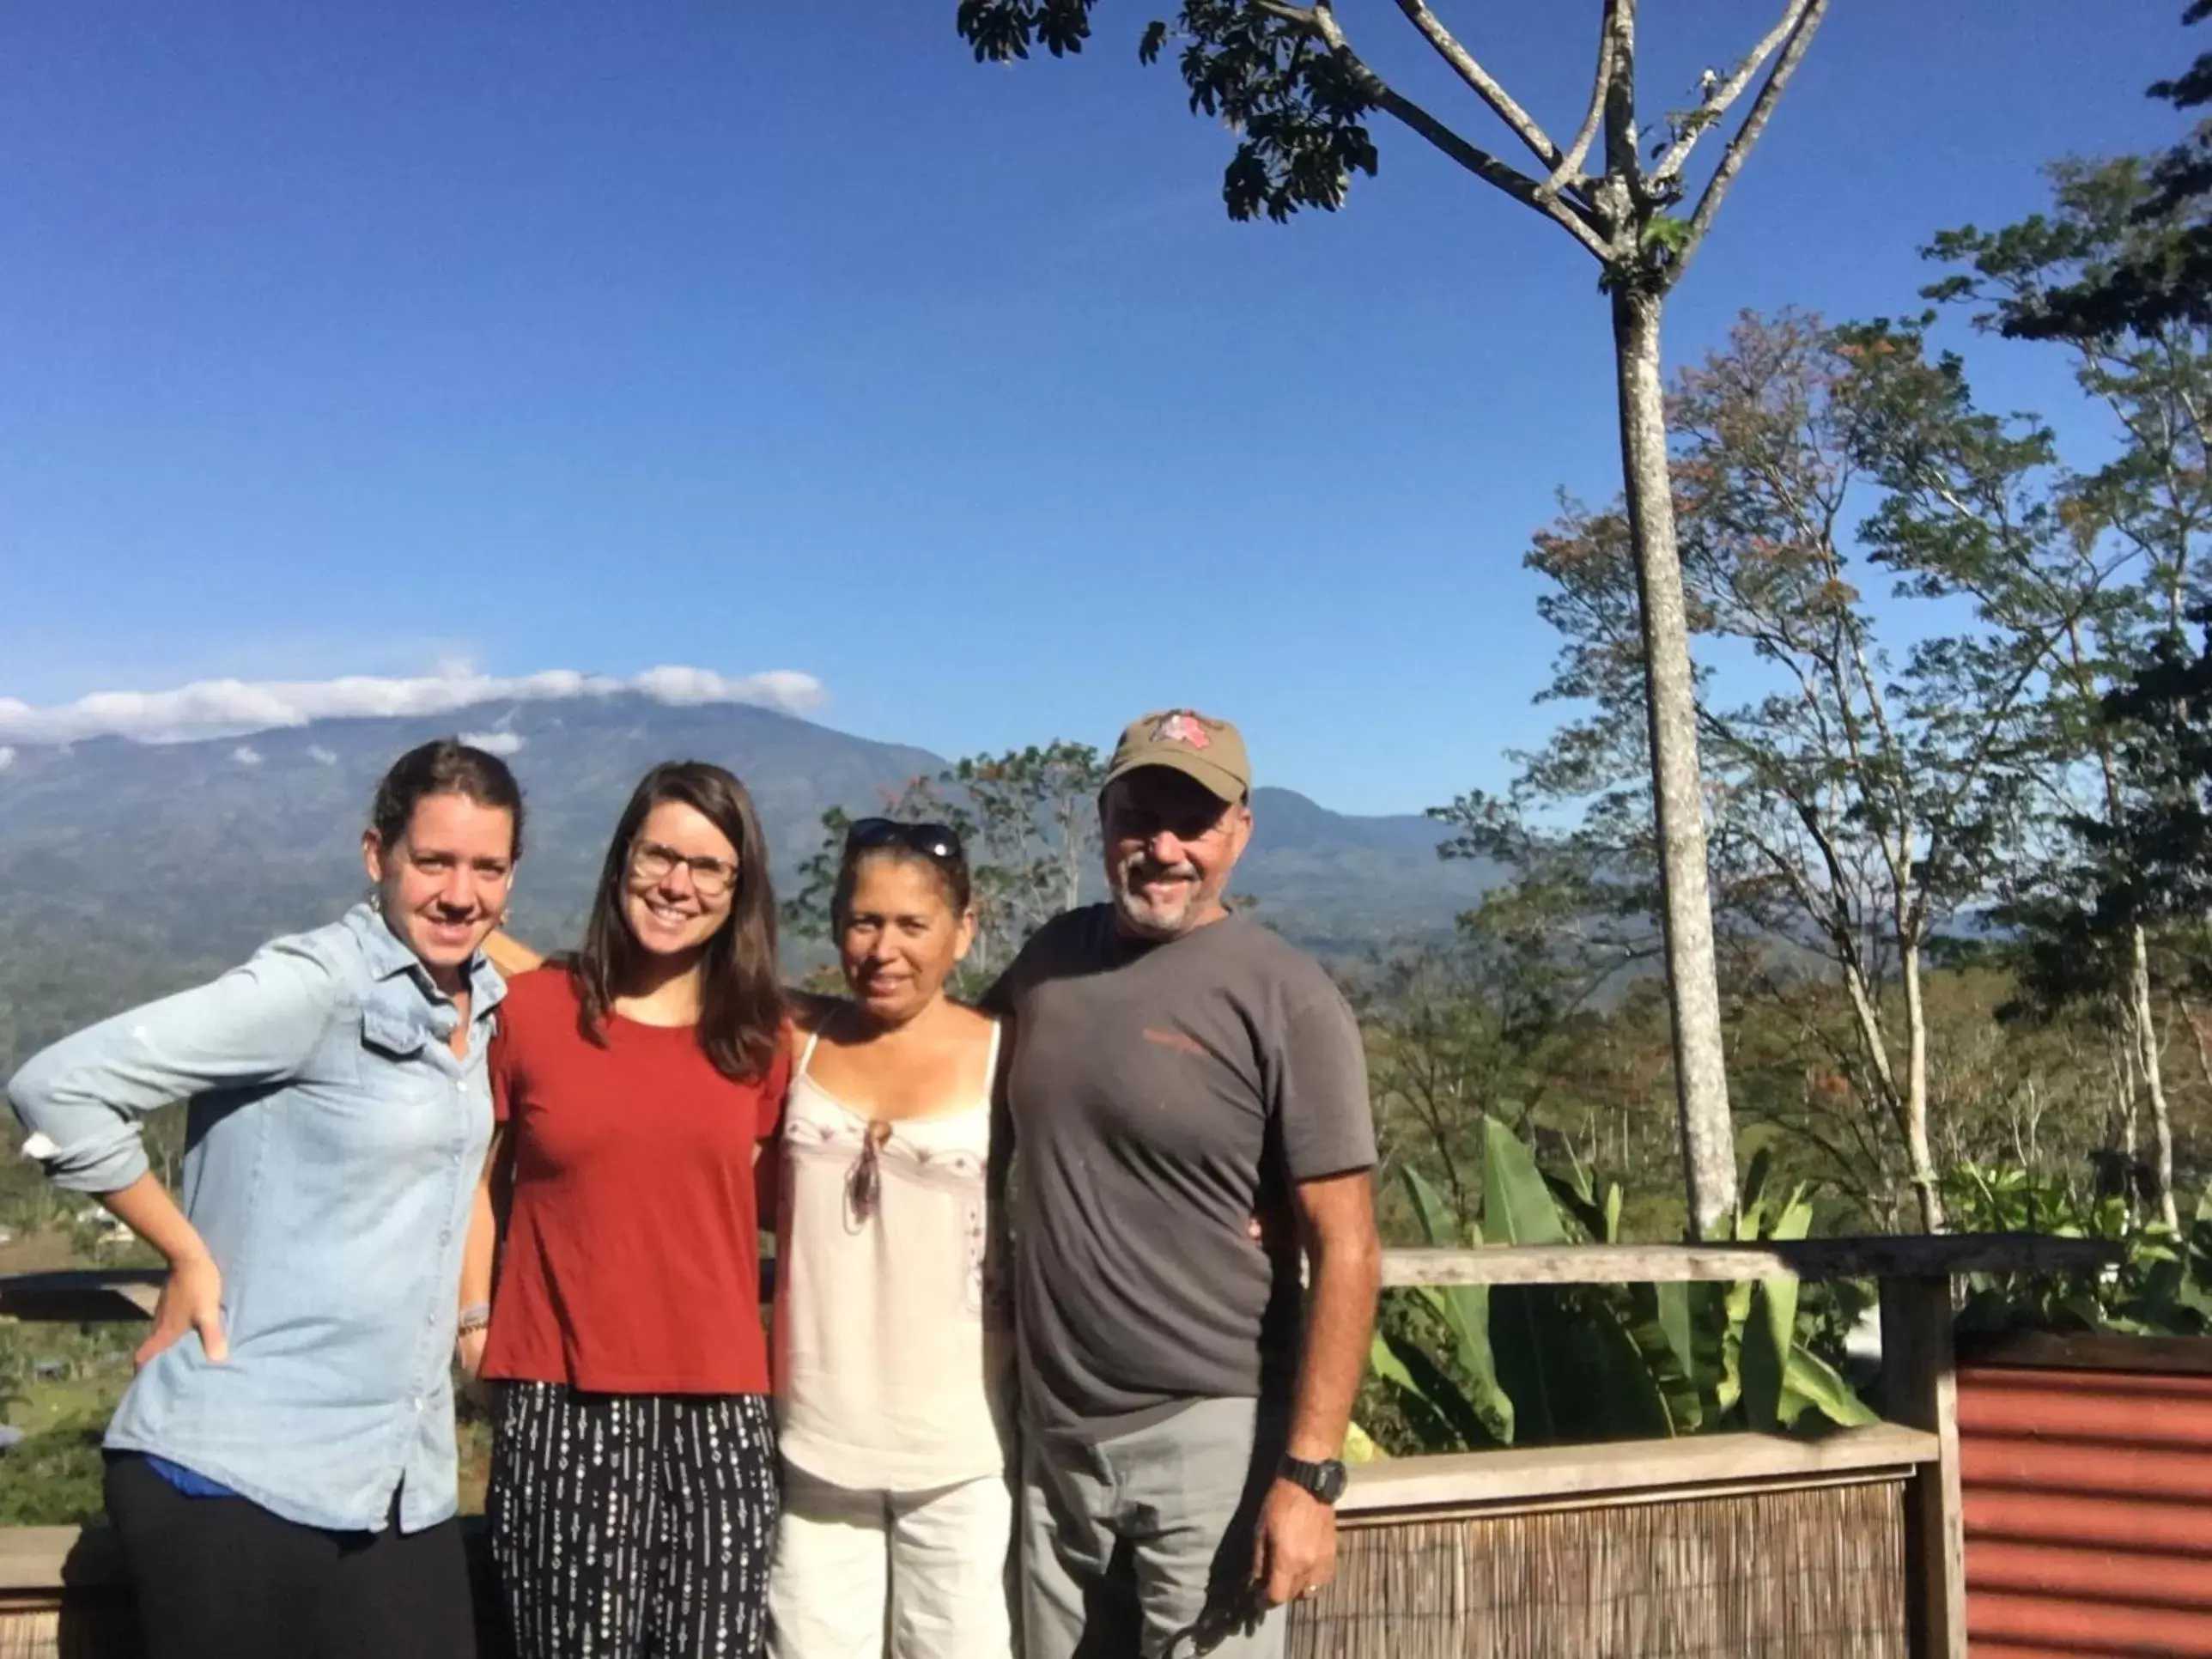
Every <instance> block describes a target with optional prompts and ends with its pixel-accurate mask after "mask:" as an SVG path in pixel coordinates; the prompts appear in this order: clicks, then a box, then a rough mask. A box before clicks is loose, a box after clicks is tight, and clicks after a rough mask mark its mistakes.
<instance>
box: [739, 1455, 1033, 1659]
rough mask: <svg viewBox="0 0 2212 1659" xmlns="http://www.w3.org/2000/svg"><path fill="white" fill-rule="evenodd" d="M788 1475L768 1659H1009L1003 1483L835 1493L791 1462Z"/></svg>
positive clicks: (1008, 1522) (1009, 1497) (1009, 1537)
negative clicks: (922, 1489) (895, 1490)
mask: <svg viewBox="0 0 2212 1659" xmlns="http://www.w3.org/2000/svg"><path fill="white" fill-rule="evenodd" d="M783 1477H784V1486H783V1515H782V1517H781V1520H780V1521H778V1522H777V1523H776V1534H775V1565H773V1566H771V1567H770V1568H769V1578H768V1609H769V1653H770V1654H771V1655H772V1656H774V1659H1010V1656H1011V1655H1012V1652H1013V1650H1014V1638H1013V1626H1012V1615H1011V1613H1010V1612H1009V1610H1008V1609H1009V1606H1010V1598H1009V1595H1008V1571H1007V1558H1008V1555H1009V1553H1010V1551H1011V1549H1012V1544H1013V1531H1014V1504H1013V1493H1012V1489H1011V1488H1010V1486H1008V1484H1007V1481H1006V1480H1005V1478H1003V1477H1001V1476H999V1475H995V1474H994V1475H988V1476H986V1477H985V1478H984V1479H982V1480H970V1481H967V1482H965V1483H963V1485H960V1486H939V1487H938V1488H936V1489H934V1490H933V1491H929V1492H865V1491H856V1490H854V1488H852V1487H849V1486H832V1485H831V1484H830V1483H829V1482H828V1481H826V1480H816V1479H815V1478H814V1477H813V1476H812V1475H810V1474H807V1473H806V1472H805V1470H804V1469H800V1468H794V1467H793V1465H791V1464H790V1463H788V1462H787V1463H786V1464H785V1465H784V1466H783Z"/></svg>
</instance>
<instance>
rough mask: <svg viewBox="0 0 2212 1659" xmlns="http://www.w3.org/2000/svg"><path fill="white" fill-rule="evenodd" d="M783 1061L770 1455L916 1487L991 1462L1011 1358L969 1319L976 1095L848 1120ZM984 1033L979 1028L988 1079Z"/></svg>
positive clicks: (978, 1119)
mask: <svg viewBox="0 0 2212 1659" xmlns="http://www.w3.org/2000/svg"><path fill="white" fill-rule="evenodd" d="M818 1041H819V1038H818V1037H810V1038H809V1039H808V1041H807V1044H806V1050H805V1053H804V1054H801V1055H800V1057H799V1068H798V1071H797V1073H796V1074H795V1075H794V1076H793V1079H792V1082H791V1093H790V1096H789V1098H788V1100H787V1103H786V1105H785V1108H784V1122H783V1153H784V1158H783V1172H782V1194H781V1200H782V1201H781V1203H780V1204H779V1205H778V1206H777V1223H776V1261H777V1273H776V1286H775V1395H776V1412H777V1424H778V1430H779V1437H780V1443H781V1448H782V1451H783V1455H785V1456H786V1457H787V1458H789V1459H790V1460H791V1461H792V1462H793V1463H795V1464H796V1465H798V1466H799V1468H802V1469H805V1471H806V1472H807V1473H808V1474H811V1475H813V1476H814V1477H815V1478H816V1479H817V1480H827V1481H830V1482H832V1483H833V1484H835V1485H837V1486H850V1487H854V1488H856V1489H860V1490H864V1491H892V1492H921V1491H926V1490H928V1489H930V1488H932V1487H936V1486H952V1485H955V1484H957V1483H958V1482H960V1481H963V1480H979V1479H981V1477H983V1476H985V1475H987V1474H1000V1473H1002V1472H1003V1471H1004V1469H1005V1468H1006V1447H1007V1443H1008V1442H1007V1437H1006V1431H1005V1430H1006V1424H1005V1420H1004V1407H1005V1405H1006V1401H1005V1399H1004V1395H1005V1392H1006V1390H1005V1387H1004V1384H1005V1381H1006V1375H1007V1363H1008V1358H1009V1356H1010V1354H1011V1352H1012V1349H1011V1345H1010V1343H1009V1341H1008V1336H1009V1333H1008V1332H1006V1330H1005V1329H1004V1328H1002V1327H1001V1324H1000V1320H999V1318H998V1316H997V1312H996V1310H995V1309H994V1310H992V1316H991V1317H990V1318H989V1319H988V1320H987V1319H986V1317H985V1312H986V1310H985V1305H984V1304H985V1295H984V1282H983V1272H984V1260H983V1258H984V1246H985V1243H986V1240H987V1226H986V1222H985V1213H984V1204H985V1182H984V1164H985V1160H986V1158H987V1154H988V1152H989V1150H990V1133H991V1105H990V1099H989V1096H988V1091H986V1092H985V1093H984V1095H982V1096H981V1097H977V1098H975V1099H973V1100H969V1101H965V1102H962V1103H957V1104H955V1105H953V1106H951V1107H949V1108H948V1109H945V1110H943V1111H938V1112H932V1113H929V1114H927V1115H922V1116H918V1117H904V1118H898V1119H895V1120H876V1119H872V1118H869V1117H866V1116H865V1115H862V1114H861V1113H859V1112H856V1111H854V1109H852V1108H851V1107H849V1106H848V1105H846V1104H845V1103H843V1102H842V1101H840V1100H839V1099H837V1097H836V1096H834V1095H832V1094H830V1093H829V1091H827V1090H826V1089H824V1088H823V1087H822V1086H821V1085H819V1084H817V1082H815V1081H814V1079H813V1077H812V1076H811V1073H809V1070H808V1066H809V1064H810V1063H811V1061H812V1060H813V1058H814V1048H815V1043H816V1042H818ZM998 1060H999V1033H998V1030H995V1029H994V1030H993V1032H992V1034H991V1054H990V1069H989V1070H988V1071H987V1073H985V1075H986V1076H987V1077H990V1076H994V1075H996V1073H997V1069H998Z"/></svg>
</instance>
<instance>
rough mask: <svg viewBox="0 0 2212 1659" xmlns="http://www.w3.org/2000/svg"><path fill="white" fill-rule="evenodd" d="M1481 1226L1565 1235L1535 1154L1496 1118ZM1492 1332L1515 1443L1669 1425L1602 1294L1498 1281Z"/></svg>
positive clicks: (1528, 1236) (1561, 1238)
mask: <svg viewBox="0 0 2212 1659" xmlns="http://www.w3.org/2000/svg"><path fill="white" fill-rule="evenodd" d="M1482 1231H1483V1237H1484V1238H1485V1239H1486V1241H1487V1242H1488V1243H1492V1244H1563V1243H1566V1242H1567V1241H1568V1238H1569V1234H1568V1231H1567V1228H1566V1224H1565V1222H1564V1221H1562V1220H1561V1219H1560V1218H1559V1206H1558V1205H1557V1204H1556V1203H1555V1202H1554V1201H1553V1197H1552V1192H1551V1189H1550V1188H1548V1187H1547V1185H1546V1184H1545V1181H1544V1177H1543V1176H1542V1174H1541V1172H1540V1171H1539V1170H1537V1168H1536V1161H1535V1159H1534V1158H1533V1157H1532V1156H1531V1155H1530V1153H1529V1151H1528V1147H1527V1146H1525V1145H1523V1144H1522V1141H1521V1139H1520V1138H1519V1137H1518V1136H1516V1135H1515V1134H1514V1133H1513V1132H1512V1131H1511V1130H1510V1129H1508V1128H1507V1127H1505V1126H1504V1124H1502V1123H1500V1122H1498V1121H1497V1120H1496V1119H1495V1118H1485V1119H1484V1120H1483V1137H1482ZM1490 1329H1491V1336H1492V1351H1493V1354H1494V1357H1495V1360H1496V1364H1497V1376H1498V1382H1499V1383H1501V1384H1502V1385H1503V1386H1504V1390H1505V1392H1506V1393H1507V1394H1508V1395H1510V1396H1511V1398H1512V1401H1513V1411H1514V1424H1515V1439H1516V1442H1517V1443H1521V1444H1524V1445H1526V1444H1530V1443H1535V1442H1539V1441H1547V1440H1561V1439H1575V1440H1612V1439H1620V1438H1632V1437H1658V1436H1663V1435H1666V1434H1668V1433H1671V1432H1672V1419H1671V1417H1670V1415H1669V1413H1668V1407H1667V1402H1666V1398H1665V1395H1663V1393H1662V1391H1661V1389H1660V1387H1659V1385H1658V1383H1657V1382H1656V1379H1655V1378H1654V1377H1653V1376H1652V1374H1651V1371H1650V1368H1649V1367H1648V1366H1647V1365H1646V1364H1644V1358H1643V1355H1642V1354H1641V1352H1639V1351H1638V1346H1637V1344H1636V1342H1635V1340H1633V1339H1632V1337H1631V1336H1630V1334H1629V1333H1628V1331H1627V1329H1626V1328H1625V1327H1624V1326H1623V1325H1622V1323H1621V1322H1620V1319H1619V1318H1618V1317H1617V1316H1615V1315H1614V1313H1613V1310H1612V1309H1611V1308H1610V1307H1608V1306H1607V1304H1605V1302H1604V1300H1603V1299H1602V1298H1601V1297H1597V1296H1594V1295H1584V1294H1578V1293H1577V1292H1576V1291H1571V1290H1566V1289H1563V1288H1560V1287H1558V1286H1553V1285H1498V1286H1497V1287H1496V1289H1495V1290H1493V1291H1492V1293H1491V1298H1490Z"/></svg>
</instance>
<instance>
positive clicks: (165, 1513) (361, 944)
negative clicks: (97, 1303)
mask: <svg viewBox="0 0 2212 1659" xmlns="http://www.w3.org/2000/svg"><path fill="white" fill-rule="evenodd" d="M521 845H522V796H521V791H520V789H519V788H518V787H517V786H516V784H515V781H514V777H513V774H512V773H511V772H509V771H508V770H507V767H506V765H505V764H504V763H502V762H501V761H500V760H498V759H497V758H496V757H493V756H491V755H489V754H486V753H485V752H484V751H483V750H478V749H471V748H469V747H466V746H465V745H464V744H459V743H457V742H453V741H450V740H441V741H438V742H435V743H428V744H423V745H422V747H420V748H418V749H416V750H411V751H410V752H409V753H408V754H406V755H405V756H403V757H401V758H400V760H399V761H398V763H396V764H395V765H394V766H393V767H392V770H391V771H390V772H389V773H387V774H386V776H385V778H384V781H383V782H382V783H381V784H380V786H379V787H378V789H377V793H376V799H375V802H374V806H373V808H372V810H371V813H370V825H369V828H368V830H367V831H366V832H365V833H364V834H363V835H362V858H363V861H364V862H365V863H366V865H367V866H368V874H369V878H370V879H371V880H372V881H374V883H375V885H376V896H375V899H374V902H373V903H369V904H362V905H358V906H356V907H355V908H353V909H352V910H350V911H349V912H348V913H347V915H345V916H344V918H343V920H341V921H337V922H335V923H333V924H331V926H330V927H323V928H319V929H317V930H316V931H315V932H313V933H301V934H298V935H295V936H294V937H291V938H289V939H277V940H276V941H275V942H273V943H271V944H270V945H266V946H264V948H263V949H262V950H261V951H259V952H258V953H257V954H256V955H255V956H254V957H253V958H252V961H250V962H248V963H246V964H245V965H244V966H243V967H240V968H237V969H233V970H232V971H231V972H229V973H228V974H225V975H223V976H222V978H220V979H218V980H216V981H213V982H212V983H210V984H207V985H203V986H201V987H198V988H197V989H195V990H190V991H185V992H182V993H180V994H178V995H176V996H173V997H168V998H165V999H163V1000H161V1001H159V1002H153V1003H149V1004H147V1005H146V1006H144V1007H142V1008H137V1009H133V1010H131V1012H128V1013H125V1014H119V1015H118V1016H116V1017H115V1018H112V1019H110V1020H107V1021H105V1022H103V1023H102V1024H98V1025H95V1026H93V1027H91V1028H90V1029H89V1030H84V1031H81V1032H79V1033H78V1034H77V1035H76V1036H72V1037H69V1038H66V1039H64V1041H63V1042H58V1043H56V1044H55V1045H54V1046H53V1047H52V1048H48V1049H46V1051H45V1052H43V1053H41V1054H38V1055H36V1056H34V1057H33V1059H32V1060H30V1062H29V1063H28V1064H27V1065H26V1066H24V1067H23V1068H22V1070H21V1071H20V1072H19V1073H16V1074H15V1078H14V1079H11V1080H10V1081H9V1085H8V1094H9V1099H10V1100H11V1101H12V1102H13V1103H14V1105H15V1111H16V1114H17V1115H18V1116H20V1117H21V1119H22V1121H23V1123H24V1125H25V1126H26V1127H27V1129H28V1130H29V1131H30V1138H29V1139H28V1141H27V1143H26V1146H25V1151H26V1152H27V1153H28V1154H29V1155H30V1156H32V1157H34V1158H38V1159H40V1161H41V1162H42V1163H43V1164H45V1166H46V1171H47V1173H48V1175H49V1176H52V1179H53V1181H54V1182H56V1184H58V1185H59V1186H62V1187H64V1188H70V1189H71V1190H74V1191H79V1192H86V1193H92V1194H97V1195H98V1196H99V1198H100V1201H101V1202H102V1203H104V1204H105V1205H106V1206H107V1207H108V1208H109V1209H110V1210H112V1211H113V1212H114V1213H115V1214H116V1215H117V1216H118V1218H120V1219H122V1220H123V1221H124V1222H125V1224H126V1225H129V1226H130V1227H131V1229H132V1230H133V1231H135V1232H137V1234H138V1236H139V1237H142V1238H143V1239H145V1240H146V1242H147V1243H149V1244H151V1245H152V1246H153V1247H154V1248H155V1249H157V1250H159V1251H160V1252H161V1254H162V1255H163V1256H165V1257H166V1258H167V1260H168V1262H169V1278H168V1281H167V1285H165V1286H164V1287H163V1290H162V1292H161V1302H160V1304H159V1306H158V1307H157V1308H156V1309H155V1316H154V1328H153V1332H152V1334H150V1335H149V1336H148V1338H147V1339H146V1340H145V1342H144V1343H143V1344H142V1345H141V1346H140V1347H139V1349H138V1352H137V1362H138V1375H137V1379H136V1380H135V1381H134V1382H133V1383H131V1389H130V1391H129V1392H128V1393H127V1394H126V1395H125V1396H124V1399H123V1403H122V1405H121V1406H120V1407H118V1409H117V1411H116V1413H115V1417H114V1420H113V1421H112V1423H111V1424H110V1425H109V1426H108V1431H107V1446H108V1451H109V1462H108V1473H107V1506H108V1512H109V1514H110V1516H111V1517H112V1519H113V1521H114V1522H115V1525H116V1528H117V1530H118V1533H119V1534H120V1535H121V1538H122V1541H123V1546H124V1551H125V1556H126V1557H127V1559H128V1560H129V1563H130V1567H131V1579H132V1582H133V1584H134V1587H135V1589H136V1590H137V1601H138V1616H139V1624H140V1627H141V1629H142V1631H143V1633H144V1640H145V1650H146V1652H147V1654H148V1655H149V1659H203V1656H222V1659H236V1656H256V1655H262V1654H272V1655H273V1654H283V1655H287V1656H301V1659H448V1656H451V1659H465V1656H467V1655H470V1654H471V1653H472V1652H473V1651H474V1636H473V1624H472V1619H471V1601H470V1595H469V1584H468V1575H467V1570H466V1565H465V1561H464V1559H463V1556H462V1552H461V1543H460V1536H459V1530H458V1528H457V1526H456V1524H455V1522H454V1520H453V1513H454V1509H455V1494H454V1452H453V1395H452V1390H451V1385H450V1381H449V1379H450V1376H451V1369H450V1366H451V1358H452V1355H453V1346H454V1340H455V1334H456V1327H457V1324H458V1323H459V1315H460V1310H459V1309H458V1307H457V1306H456V1296H457V1293H458V1289H459V1274H460V1265H461V1252H462V1247H463V1244H464V1242H465V1238H466V1236H467V1226H468V1219H469V1209H470V1205H471V1200H472V1198H473V1196H474V1194H475V1191H476V1185H477V1176H478V1175H479V1173H480V1172H481V1170H482V1169H483V1162H484V1154H485V1150H486V1148H487V1146H489V1141H490V1136H491V1099H490V1094H489V1086H488V1084H487V1081H486V1076H485V1053H486V1048H487V1046H488V1044H489V1040H490V1036H491V1030H492V1011H493V1009H494V1008H495V1006H497V1004H498V1002H499V1000H500V999H501V996H502V995H503V994H505V990H506V987H505V986H504V984H503V983H502V982H501V979H500V976H499V975H498V973H497V972H496V971H495V969H493V968H492V966H491V965H490V963H488V962H487V961H486V960H485V958H484V957H483V953H482V948H481V947H482V946H483V942H484V939H485V938H486V936H487V935H489V933H491V931H492V930H493V928H494V927H496V926H497V925H498V923H499V921H500V920H501V916H502V915H503V914H504V912H505V910H506V908H507V890H508V886H509V884H510V883H511V881H512V879H513V871H514V860H515V859H516V857H517V856H518V855H519V854H520V851H521ZM187 1099H188V1100H189V1101H190V1102H191V1106H190V1118H189V1128H188V1133H187V1142H186V1150H185V1162H184V1182H183V1198H184V1205H183V1208H182V1209H181V1210H179V1207H178V1206H177V1204H176V1203H175V1202H174V1201H173V1200H172V1199H171V1198H170V1196H169V1194H168V1193H167V1190H166V1189H164V1188H163V1187H162V1186H161V1182H159V1181H158V1180H157V1179H156V1178H155V1176H153V1175H152V1173H151V1172H150V1171H149V1169H148V1165H147V1159H146V1155H145V1152H144V1151H143V1148H142V1146H141V1144H140V1139H141V1138H140V1128H141V1120H142V1119H143V1117H144V1115H146V1114H147V1113H149V1112H150V1111H152V1110H154V1109H155V1108H157V1107H160V1106H162V1105H166V1104H167V1103H170V1102H173V1101H177V1100H187Z"/></svg>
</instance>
